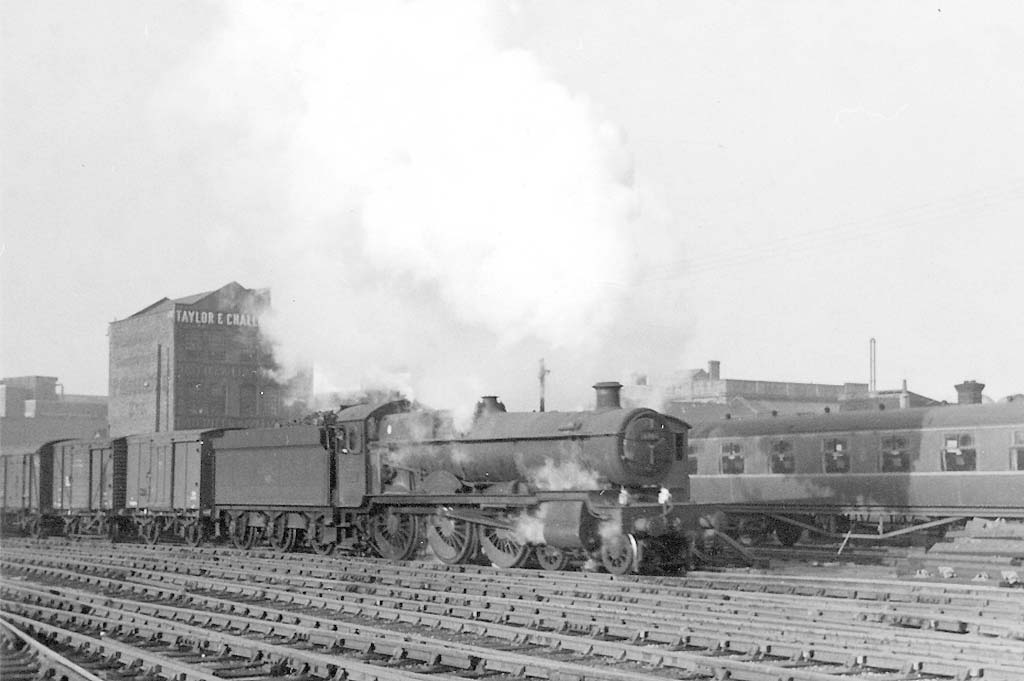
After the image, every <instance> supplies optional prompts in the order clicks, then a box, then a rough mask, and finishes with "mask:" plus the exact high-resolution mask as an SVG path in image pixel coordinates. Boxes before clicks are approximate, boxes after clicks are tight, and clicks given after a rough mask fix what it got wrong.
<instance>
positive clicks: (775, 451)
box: [769, 440, 796, 475]
mask: <svg viewBox="0 0 1024 681" xmlns="http://www.w3.org/2000/svg"><path fill="white" fill-rule="evenodd" d="M769 470H771V472H772V473H778V474H782V475H785V474H788V473H792V472H793V471H795V470H796V459H795V458H794V457H793V444H792V443H791V442H787V441H785V440H776V441H775V442H772V444H771V453H770V454H769Z"/></svg>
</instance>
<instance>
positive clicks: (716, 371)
mask: <svg viewBox="0 0 1024 681" xmlns="http://www.w3.org/2000/svg"><path fill="white" fill-rule="evenodd" d="M721 371H722V363H721V362H719V361H718V360H717V359H711V360H708V378H710V379H711V380H712V381H717V380H718V379H719V378H720V376H721Z"/></svg>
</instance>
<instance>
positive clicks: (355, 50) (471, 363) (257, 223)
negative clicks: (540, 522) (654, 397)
mask: <svg viewBox="0 0 1024 681" xmlns="http://www.w3.org/2000/svg"><path fill="white" fill-rule="evenodd" d="M508 11H509V10H508V8H507V6H505V5H502V4H497V3H490V2H477V1H475V0H474V1H469V0H467V1H464V2H462V1H451V2H442V3H436V2H432V3H426V2H417V1H412V2H395V1H389V0H383V1H382V2H376V3H360V4H352V3H323V4H306V3H303V4H291V3H281V2H245V3H236V4H230V5H228V8H227V11H226V16H225V28H224V30H223V32H222V33H221V34H220V35H219V36H218V37H217V39H216V40H215V41H214V42H213V43H212V44H211V46H210V49H209V51H208V52H207V53H204V54H202V55H199V57H198V59H197V61H196V62H195V63H194V64H193V65H192V67H190V68H189V69H188V70H187V71H186V72H183V73H182V74H180V77H179V78H178V79H176V80H175V81H174V82H172V83H169V84H168V87H167V97H168V101H166V102H162V103H161V106H158V107H157V110H159V111H160V112H161V115H164V116H166V115H168V114H166V111H168V110H172V109H173V103H175V102H181V101H191V102H196V101H199V102H202V105H200V106H199V107H198V108H195V109H190V110H188V111H182V110H181V109H180V106H179V107H178V110H177V111H176V112H175V114H173V115H172V116H171V118H172V119H173V120H168V121H166V122H167V124H168V125H170V126H174V127H176V128H181V126H185V128H186V129H187V130H188V131H190V132H191V133H192V134H193V135H194V136H195V139H196V140H197V141H196V144H197V145H202V144H204V141H209V142H210V143H211V144H210V145H209V146H210V151H209V152H208V153H206V154H205V155H204V158H206V159H207V161H206V163H207V165H206V167H205V171H204V172H205V173H207V175H208V176H207V177H205V178H203V179H204V180H205V181H209V182H212V183H215V185H216V186H217V187H219V188H221V191H222V194H223V196H224V206H225V214H224V215H223V216H221V220H220V221H219V222H218V228H217V229H215V230H213V231H212V232H211V233H210V235H209V236H208V237H207V238H208V240H209V242H210V245H212V246H213V247H217V248H221V249H223V250H226V251H230V250H232V249H229V248H227V247H228V246H229V245H238V246H244V248H239V249H234V250H235V251H236V252H235V253H234V254H233V255H232V261H231V263H230V264H231V266H232V267H234V268H237V270H238V271H239V272H240V274H239V276H238V277H233V278H238V279H239V280H242V279H243V277H244V280H243V281H242V283H244V284H246V285H249V286H269V287H270V288H271V290H272V296H273V306H274V309H275V311H276V313H275V315H274V317H272V318H268V319H265V320H264V321H263V326H264V329H265V330H266V331H268V332H269V333H271V334H273V336H274V338H275V340H276V341H277V343H278V344H279V347H278V356H279V358H281V359H282V360H283V361H285V362H286V363H294V364H301V363H303V362H312V363H313V364H314V366H315V370H316V376H317V388H318V389H319V390H336V391H345V390H352V389H396V388H397V389H400V390H402V391H403V392H404V393H405V394H406V395H408V396H410V397H414V398H417V399H420V400H422V401H424V402H427V403H430V404H433V405H434V406H440V407H459V406H464V405H470V407H469V408H471V405H472V404H473V403H475V400H476V398H477V397H478V396H479V395H481V394H488V393H494V392H496V391H501V394H503V395H505V396H506V397H513V398H515V397H519V398H520V402H519V404H518V405H514V406H512V408H514V409H515V408H519V409H526V408H530V407H531V406H532V404H533V403H535V402H534V399H535V398H534V397H533V395H535V390H536V389H535V387H534V386H535V384H536V378H535V375H536V369H535V367H536V361H537V358H539V357H541V356H546V357H548V358H551V359H550V360H549V361H550V363H551V366H552V368H553V369H554V370H555V373H553V374H552V376H551V378H550V380H551V382H552V386H553V390H552V393H551V395H552V397H553V398H554V402H553V404H554V405H555V406H556V407H557V406H561V407H562V408H576V407H580V406H584V405H583V404H577V403H572V402H568V403H564V404H562V405H558V404H557V401H558V400H557V398H558V396H559V387H558V386H562V388H561V389H562V390H564V392H563V394H562V397H563V399H570V400H578V401H579V400H586V399H589V395H588V394H587V388H588V386H589V385H590V384H591V383H592V382H593V381H595V380H603V379H609V378H620V377H622V376H623V375H624V373H623V372H626V371H628V370H629V369H631V368H633V367H634V366H635V365H637V364H638V363H639V364H642V365H644V368H647V367H648V366H649V365H650V364H651V362H652V359H651V357H650V356H649V354H656V353H654V352H653V350H654V349H655V348H656V347H657V348H658V350H659V353H660V354H662V356H664V355H665V354H670V355H671V360H674V359H675V358H676V357H677V356H678V355H677V353H678V350H677V351H676V352H674V353H664V352H663V349H664V347H666V344H661V345H654V344H656V343H658V342H659V341H665V342H667V343H677V342H678V339H679V336H680V333H679V322H678V321H676V320H668V319H667V318H666V317H665V316H664V314H663V310H665V309H666V308H665V307H664V298H662V301H661V302H654V301H652V300H651V298H652V296H651V294H650V292H649V291H647V290H644V291H642V292H641V291H640V290H639V289H638V282H639V281H641V279H642V276H641V275H642V273H643V271H644V270H645V269H646V268H648V267H649V266H650V265H651V264H652V262H653V261H654V260H657V259H659V258H662V259H663V258H666V257H669V258H670V257H671V255H672V254H673V249H672V248H671V247H670V242H669V241H663V240H662V237H665V236H666V234H667V231H668V230H667V227H666V225H664V224H663V223H662V222H660V221H658V220H656V219H655V220H652V219H651V211H650V205H649V202H646V201H645V200H644V199H645V193H644V191H643V190H642V188H641V187H640V185H639V183H638V182H637V179H636V177H635V173H634V169H633V167H632V160H631V157H630V154H629V151H628V148H627V145H626V142H625V138H624V135H623V134H622V132H621V131H620V130H618V129H617V128H616V127H615V126H614V125H612V124H610V123H609V122H607V121H606V120H604V119H603V118H602V117H601V116H600V114H599V113H598V112H597V111H596V109H595V107H594V106H593V105H592V104H591V103H590V102H588V101H587V100H586V99H585V98H584V97H582V96H580V95H578V94H575V93H571V92H569V91H568V90H566V89H565V88H564V87H562V86H561V85H559V84H558V83H557V82H555V81H554V80H553V79H552V78H551V77H550V76H549V75H548V74H547V73H546V72H545V71H544V68H543V67H542V65H541V64H540V63H538V61H537V60H536V59H535V58H534V57H533V56H532V55H531V54H529V53H527V52H525V51H523V50H522V49H518V48H516V47H515V46H514V45H511V44H509V43H508V39H507V37H506V36H505V34H504V33H503V26H504V25H505V23H506V22H507V19H508V15H507V12H508ZM183 92H185V93H187V94H188V95H189V96H182V93H183ZM214 141H215V142H216V144H213V142H214ZM645 210H646V211H647V212H646V213H645ZM238 251H241V252H238ZM669 305H671V302H669ZM670 309H671V308H670ZM678 312H679V307H678V306H675V307H674V310H673V313H674V314H678ZM654 361H657V360H654ZM510 373H514V374H515V376H516V378H514V379H510V378H509V374H510ZM527 395H529V397H526V396H527ZM569 396H573V397H569ZM526 400H529V403H524V402H526ZM506 401H507V402H508V401H509V400H506ZM513 401H515V400H514V399H513ZM510 406H511V405H510Z"/></svg>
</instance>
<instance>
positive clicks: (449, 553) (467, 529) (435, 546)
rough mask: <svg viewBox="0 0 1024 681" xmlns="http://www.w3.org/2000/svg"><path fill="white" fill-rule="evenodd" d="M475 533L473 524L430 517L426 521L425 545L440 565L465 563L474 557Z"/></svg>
mask: <svg viewBox="0 0 1024 681" xmlns="http://www.w3.org/2000/svg"><path fill="white" fill-rule="evenodd" d="M477 541H478V539H477V532H476V528H475V527H474V526H473V523H471V522H469V521H467V520H460V519H458V518H448V517H446V516H440V515H432V516H430V519H429V520H427V544H429V545H430V549H431V550H432V551H433V552H434V555H435V556H437V557H438V559H439V560H440V561H441V562H442V563H447V564H448V565H456V564H458V563H465V562H466V561H468V560H470V559H471V558H473V556H475V555H476V550H477V548H478V543H477Z"/></svg>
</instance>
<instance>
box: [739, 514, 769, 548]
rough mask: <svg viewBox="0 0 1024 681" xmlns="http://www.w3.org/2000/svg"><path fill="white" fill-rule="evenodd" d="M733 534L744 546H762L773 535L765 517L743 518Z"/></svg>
mask: <svg viewBox="0 0 1024 681" xmlns="http://www.w3.org/2000/svg"><path fill="white" fill-rule="evenodd" d="M732 534H733V536H734V537H736V541H738V542H739V543H740V544H743V545H744V546H760V545H761V544H764V543H765V542H766V541H767V540H768V537H769V536H771V530H770V529H769V527H768V526H767V524H766V522H765V520H764V519H763V518H741V519H740V520H739V522H738V523H737V524H736V530H735V531H734V532H733V533H732Z"/></svg>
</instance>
